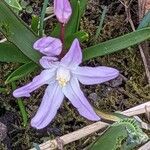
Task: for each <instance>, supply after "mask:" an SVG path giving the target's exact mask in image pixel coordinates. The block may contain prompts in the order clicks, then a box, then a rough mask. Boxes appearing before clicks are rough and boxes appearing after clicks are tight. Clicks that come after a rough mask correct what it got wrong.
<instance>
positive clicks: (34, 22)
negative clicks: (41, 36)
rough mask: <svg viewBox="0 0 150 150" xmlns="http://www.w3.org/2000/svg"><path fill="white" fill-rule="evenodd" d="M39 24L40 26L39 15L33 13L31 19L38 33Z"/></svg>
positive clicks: (32, 25)
mask: <svg viewBox="0 0 150 150" xmlns="http://www.w3.org/2000/svg"><path fill="white" fill-rule="evenodd" d="M38 26H39V17H38V16H36V15H32V20H31V29H32V30H33V31H34V32H35V33H36V34H38Z"/></svg>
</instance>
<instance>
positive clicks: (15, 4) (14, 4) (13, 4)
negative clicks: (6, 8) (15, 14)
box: [5, 0, 22, 11]
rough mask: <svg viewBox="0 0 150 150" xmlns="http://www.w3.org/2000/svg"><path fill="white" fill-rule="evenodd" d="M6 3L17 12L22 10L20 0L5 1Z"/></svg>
mask: <svg viewBox="0 0 150 150" xmlns="http://www.w3.org/2000/svg"><path fill="white" fill-rule="evenodd" d="M5 2H6V3H7V4H9V5H10V6H11V7H13V8H15V9H17V10H20V11H21V10H22V7H21V6H20V4H19V1H18V0H5Z"/></svg>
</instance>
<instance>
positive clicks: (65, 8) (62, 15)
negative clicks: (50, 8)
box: [54, 0, 72, 24]
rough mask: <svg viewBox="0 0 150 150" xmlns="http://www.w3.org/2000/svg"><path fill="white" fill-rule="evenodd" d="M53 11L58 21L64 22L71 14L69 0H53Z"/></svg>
mask: <svg viewBox="0 0 150 150" xmlns="http://www.w3.org/2000/svg"><path fill="white" fill-rule="evenodd" d="M54 13H55V15H56V17H57V19H58V20H59V22H61V23H63V24H66V23H67V22H68V21H69V19H70V16H71V14H72V8H71V5H70V2H69V0H54Z"/></svg>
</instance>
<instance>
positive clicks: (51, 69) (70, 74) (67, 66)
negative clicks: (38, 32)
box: [13, 39, 119, 129]
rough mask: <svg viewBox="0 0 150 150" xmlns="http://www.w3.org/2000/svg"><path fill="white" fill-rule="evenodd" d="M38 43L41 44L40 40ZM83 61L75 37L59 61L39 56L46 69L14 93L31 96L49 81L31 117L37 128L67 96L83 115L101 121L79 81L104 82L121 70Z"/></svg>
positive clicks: (89, 83)
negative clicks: (35, 111) (82, 64)
mask: <svg viewBox="0 0 150 150" xmlns="http://www.w3.org/2000/svg"><path fill="white" fill-rule="evenodd" d="M38 42H39V43H40V40H39V41H38ZM38 42H37V45H38ZM43 42H44V41H43ZM39 49H40V47H39ZM40 51H41V52H42V51H43V50H42V49H40ZM81 62H82V51H81V48H80V45H79V41H78V40H77V39H75V40H74V41H73V44H72V46H71V48H70V50H69V51H68V53H67V54H66V55H65V56H64V57H63V58H62V59H61V60H60V61H58V59H57V58H56V57H50V56H43V57H42V58H41V59H40V64H41V65H42V67H43V68H44V70H43V71H42V72H41V74H40V75H38V76H36V77H35V78H34V79H33V81H32V82H31V83H29V84H27V85H25V86H23V87H21V88H19V89H17V90H15V91H14V92H13V95H14V96H15V97H29V96H30V93H31V92H32V91H34V90H36V89H37V88H39V87H40V86H42V85H44V84H48V87H47V89H46V91H45V94H44V97H43V100H42V102H41V105H40V107H39V109H38V111H37V113H36V115H35V116H34V118H33V119H32V120H31V125H32V126H33V127H35V128H37V129H42V128H44V127H46V126H47V125H48V124H49V123H50V122H51V121H52V119H53V118H54V117H55V115H56V113H57V110H58V108H59V107H60V105H61V103H62V101H63V99H64V96H66V97H67V98H68V100H69V101H70V102H71V103H72V105H73V106H74V107H76V108H77V110H78V112H79V113H80V114H81V115H82V116H83V117H85V118H87V119H89V120H92V121H97V120H100V117H99V116H98V115H97V114H96V113H95V112H94V110H93V108H92V107H91V105H90V103H89V102H88V101H87V99H86V97H85V96H84V94H83V92H82V91H81V89H80V85H79V82H81V83H82V84H85V85H92V84H98V83H103V82H106V81H109V80H111V79H114V78H116V77H117V76H118V74H119V72H118V70H116V69H114V68H110V67H104V66H100V67H86V66H84V67H81V66H79V65H80V64H81Z"/></svg>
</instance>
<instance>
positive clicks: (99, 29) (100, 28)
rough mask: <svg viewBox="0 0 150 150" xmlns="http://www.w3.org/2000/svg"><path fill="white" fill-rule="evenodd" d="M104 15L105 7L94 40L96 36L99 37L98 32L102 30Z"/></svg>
mask: <svg viewBox="0 0 150 150" xmlns="http://www.w3.org/2000/svg"><path fill="white" fill-rule="evenodd" d="M106 13H107V7H106V6H105V7H104V9H103V12H102V15H101V17H100V23H99V27H98V29H97V31H96V35H95V40H97V39H98V36H99V35H100V32H101V30H102V26H103V23H104V19H105V16H106Z"/></svg>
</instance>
